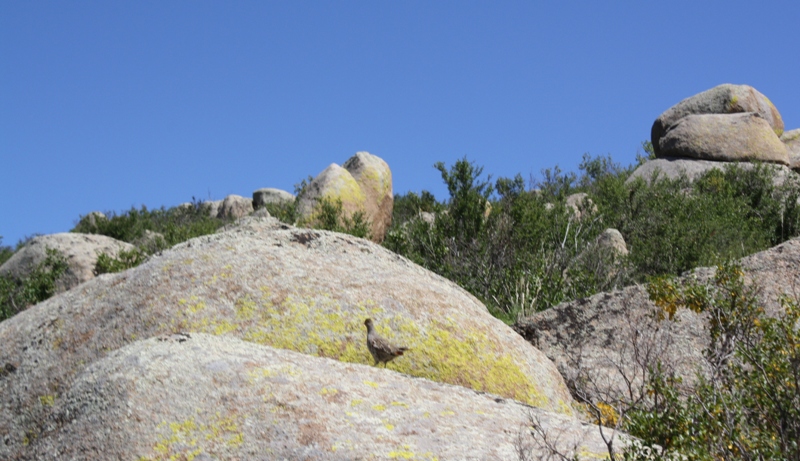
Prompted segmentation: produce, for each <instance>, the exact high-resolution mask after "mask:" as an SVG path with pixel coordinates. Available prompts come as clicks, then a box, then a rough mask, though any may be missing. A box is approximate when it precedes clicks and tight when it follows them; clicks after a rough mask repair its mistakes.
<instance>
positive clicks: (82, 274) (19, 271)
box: [0, 233, 136, 292]
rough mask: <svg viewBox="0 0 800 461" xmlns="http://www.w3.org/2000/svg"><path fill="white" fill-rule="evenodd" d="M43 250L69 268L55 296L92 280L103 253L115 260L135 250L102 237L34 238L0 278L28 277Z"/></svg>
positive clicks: (0, 268)
mask: <svg viewBox="0 0 800 461" xmlns="http://www.w3.org/2000/svg"><path fill="white" fill-rule="evenodd" d="M47 248H52V249H55V250H58V251H60V252H61V253H62V254H63V255H64V256H65V257H66V258H67V264H68V265H69V268H68V269H67V272H66V273H65V274H64V275H63V276H61V279H59V280H58V282H57V292H62V291H65V290H69V289H70V288H73V287H75V286H77V285H79V284H81V283H83V282H86V281H87V280H90V279H92V278H94V266H95V264H97V256H98V255H99V254H100V253H106V254H108V255H109V256H113V257H116V256H118V255H119V252H120V251H121V250H124V251H131V250H134V249H135V248H136V247H134V246H133V245H131V244H130V243H125V242H121V241H119V240H116V239H113V238H111V237H106V236H105V235H95V234H78V233H61V234H51V235H42V236H39V237H34V238H33V239H31V241H30V242H28V244H27V245H25V247H24V248H22V249H20V250H19V251H17V252H16V253H15V254H14V256H12V257H11V259H9V260H8V261H6V262H5V264H3V265H2V266H0V275H9V276H11V277H13V278H16V279H20V278H22V277H24V276H26V275H27V274H29V273H30V272H31V271H32V270H33V269H34V268H35V267H36V266H37V265H38V264H39V263H40V262H42V261H44V259H45V258H46V257H47Z"/></svg>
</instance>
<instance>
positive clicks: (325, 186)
mask: <svg viewBox="0 0 800 461" xmlns="http://www.w3.org/2000/svg"><path fill="white" fill-rule="evenodd" d="M295 200H296V201H297V211H298V215H299V218H298V224H301V225H312V226H313V224H314V223H315V222H316V221H317V218H318V215H319V212H320V205H321V201H322V200H329V201H332V202H341V204H342V212H343V215H344V217H345V218H347V219H351V218H352V217H353V215H355V214H356V213H362V214H363V217H364V218H365V220H366V221H367V222H369V224H370V240H372V241H373V242H376V243H380V242H382V241H383V238H384V236H385V235H386V231H387V230H388V229H389V226H390V225H391V224H392V208H393V205H394V194H393V191H392V171H391V170H390V169H389V165H388V164H387V163H386V162H385V161H384V160H383V159H381V158H380V157H378V156H375V155H372V154H370V153H369V152H357V153H356V154H355V155H353V156H352V157H350V158H349V159H348V160H347V161H346V162H344V164H343V165H342V166H339V165H337V164H336V163H331V164H330V166H328V167H327V168H325V169H324V170H322V172H321V173H319V174H318V175H317V176H316V177H315V178H314V179H313V180H312V181H311V182H310V183H309V184H307V185H306V187H305V188H304V189H303V191H302V192H301V195H300V197H295V196H294V195H293V194H291V193H289V192H286V191H284V190H280V189H274V188H264V189H258V190H256V191H254V192H253V198H252V199H249V198H246V197H242V196H241V195H229V196H227V197H225V199H223V200H214V201H208V202H205V203H206V205H208V207H209V214H210V215H211V216H212V217H216V218H222V219H239V218H241V217H243V216H247V215H249V214H251V213H253V212H254V210H257V209H259V208H263V207H264V206H266V205H268V204H286V203H291V202H294V201H295Z"/></svg>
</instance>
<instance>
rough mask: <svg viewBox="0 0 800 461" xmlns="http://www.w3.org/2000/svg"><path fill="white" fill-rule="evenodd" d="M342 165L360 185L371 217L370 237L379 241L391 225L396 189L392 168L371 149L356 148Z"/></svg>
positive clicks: (368, 216) (367, 213)
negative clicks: (367, 150)
mask: <svg viewBox="0 0 800 461" xmlns="http://www.w3.org/2000/svg"><path fill="white" fill-rule="evenodd" d="M342 167H343V168H344V169H345V170H347V171H349V172H350V174H351V175H352V176H353V178H355V180H356V182H358V184H359V185H360V186H361V190H362V191H363V192H364V195H365V198H366V202H365V208H366V215H367V219H369V221H370V230H371V232H370V238H371V240H372V241H373V242H377V243H380V242H382V241H383V238H384V236H385V235H386V230H387V229H389V226H391V225H392V210H393V207H394V193H393V192H392V171H391V170H390V169H389V165H387V164H386V162H385V161H383V159H381V158H380V157H377V156H375V155H372V154H370V153H369V152H357V153H356V154H355V155H354V156H352V157H350V158H349V159H348V160H347V161H346V162H344V165H342Z"/></svg>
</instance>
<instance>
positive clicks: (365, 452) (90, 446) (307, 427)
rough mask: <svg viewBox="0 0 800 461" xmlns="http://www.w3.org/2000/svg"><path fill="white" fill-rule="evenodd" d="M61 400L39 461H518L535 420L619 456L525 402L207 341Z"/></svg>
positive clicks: (588, 431)
mask: <svg viewBox="0 0 800 461" xmlns="http://www.w3.org/2000/svg"><path fill="white" fill-rule="evenodd" d="M52 403H53V407H52V409H51V412H52V415H53V418H52V419H51V420H50V421H52V422H49V424H48V427H47V428H46V429H49V430H46V431H44V434H43V435H42V436H41V437H37V438H35V439H31V441H30V444H29V445H28V446H27V447H24V448H23V449H22V450H20V451H21V452H22V453H23V454H24V455H25V456H27V457H29V458H35V459H44V458H58V459H74V458H76V457H83V456H85V454H86V453H102V457H103V458H104V459H150V458H158V459H190V458H194V457H196V459H259V458H258V455H259V454H269V456H268V457H269V459H315V460H352V459H441V460H450V459H498V460H499V459H516V450H517V448H516V447H517V446H518V445H519V443H518V435H520V434H522V435H523V436H524V435H525V434H526V432H527V430H526V428H527V427H528V426H529V425H530V423H529V420H528V415H532V416H534V417H535V418H537V419H538V421H539V422H540V423H541V424H542V427H543V429H545V430H546V431H547V432H548V433H550V434H551V436H552V437H553V438H554V439H555V438H556V436H558V437H557V438H558V440H559V443H560V445H559V447H558V448H560V449H561V450H569V449H572V448H573V447H572V445H573V444H575V445H577V447H578V449H577V450H576V451H578V452H579V453H580V459H587V460H588V459H600V458H603V457H605V456H604V455H606V454H607V452H606V447H605V445H604V444H603V442H602V438H601V436H600V433H599V431H598V428H597V427H596V426H593V425H591V424H582V423H581V422H580V421H578V420H576V419H573V418H568V417H565V416H563V415H558V414H554V413H549V412H545V411H543V410H539V409H534V408H528V407H525V406H523V405H520V404H519V403H517V402H514V401H513V400H505V399H503V398H500V397H498V396H496V395H491V394H484V393H477V392H475V391H472V390H469V389H466V388H463V387H458V386H450V385H444V384H439V383H436V382H432V381H428V380H425V379H414V378H411V377H408V376H404V375H401V374H398V373H394V372H391V371H387V370H383V369H378V368H375V367H370V366H365V365H357V364H345V363H341V362H337V361H334V360H328V359H323V358H318V357H312V356H308V355H303V354H298V353H296V352H292V351H287V350H282V349H274V348H271V347H267V346H260V345H257V344H253V343H247V342H244V341H241V340H239V339H235V338H230V337H219V336H211V335H206V334H202V333H191V334H188V335H182V334H174V335H165V336H162V337H156V338H151V339H148V340H146V341H137V342H134V343H132V344H130V345H128V346H125V347H123V348H121V349H119V350H117V351H115V352H112V353H110V354H109V355H108V356H107V357H105V358H103V359H101V360H99V361H97V362H95V363H94V364H92V365H91V366H89V367H87V368H86V369H85V370H83V371H81V372H80V373H79V374H78V376H77V377H76V379H75V380H74V381H73V382H72V383H71V385H70V386H69V387H67V388H66V389H65V392H64V393H63V394H62V395H59V396H58V397H57V398H54V400H53V402H52ZM55 421H63V423H61V424H59V423H55ZM606 430H607V431H608V429H606ZM618 435H619V434H618ZM522 440H523V441H524V437H523V439H522ZM531 454H532V455H535V458H536V459H539V458H540V457H544V456H546V455H547V454H548V453H547V452H545V451H543V450H539V451H534V452H533V453H531Z"/></svg>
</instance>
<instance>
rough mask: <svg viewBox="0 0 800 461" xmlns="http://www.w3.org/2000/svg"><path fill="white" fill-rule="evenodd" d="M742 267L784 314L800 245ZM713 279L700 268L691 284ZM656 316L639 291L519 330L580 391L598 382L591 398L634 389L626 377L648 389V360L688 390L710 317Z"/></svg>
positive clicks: (572, 306) (538, 317) (563, 311)
mask: <svg viewBox="0 0 800 461" xmlns="http://www.w3.org/2000/svg"><path fill="white" fill-rule="evenodd" d="M740 262H741V264H742V267H743V269H744V272H745V281H746V282H747V283H752V282H755V283H756V284H758V285H759V286H760V287H761V288H762V289H763V291H762V292H761V294H760V299H761V301H762V302H763V305H764V306H765V309H766V311H767V312H768V313H773V314H774V313H775V312H777V311H778V309H780V304H779V298H780V296H781V294H784V293H786V294H791V293H792V292H793V290H794V287H796V286H798V285H800V271H798V270H797V268H798V267H800V239H793V240H790V241H787V242H784V243H783V244H781V245H778V246H777V247H774V248H771V249H769V250H766V251H763V252H760V253H756V254H754V255H751V256H748V257H746V258H743V259H742V260H740ZM714 273H715V269H714V268H700V269H696V270H695V271H694V272H693V274H691V275H687V276H685V277H694V278H696V279H697V280H698V281H700V282H703V281H709V280H711V279H712V277H713V276H714ZM656 310H657V307H656V306H655V304H654V303H653V302H652V301H650V299H649V296H648V293H647V290H646V288H645V287H644V286H641V285H637V286H631V287H627V288H625V289H623V290H620V291H614V292H611V293H600V294H597V295H594V296H592V297H590V298H586V299H580V300H576V301H572V302H569V303H564V304H560V305H558V306H556V307H553V308H552V309H549V310H547V311H543V312H540V313H537V314H535V315H533V316H531V317H528V318H526V319H522V320H520V321H519V322H518V324H517V325H515V329H516V330H517V331H518V332H520V334H522V335H523V336H524V337H525V338H526V339H528V340H529V341H531V343H532V344H533V345H535V346H536V347H537V348H539V349H540V350H542V351H543V352H544V353H545V354H547V356H548V357H550V358H551V359H552V360H553V361H554V362H555V363H556V365H557V366H558V368H559V370H560V371H561V372H562V374H563V375H564V377H565V379H566V380H567V381H568V382H571V383H573V386H582V384H579V383H581V382H582V380H585V379H586V378H587V377H590V378H591V379H593V380H594V383H593V384H595V385H596V386H594V387H593V390H594V391H595V392H590V395H589V396H588V397H589V398H592V399H596V400H602V398H603V395H602V394H603V393H604V392H607V393H614V392H619V391H621V390H625V389H627V385H626V383H625V379H623V377H627V378H628V379H630V380H631V382H633V383H634V387H635V385H636V384H637V383H641V376H642V373H643V372H644V371H645V370H643V365H642V364H643V359H645V358H647V357H650V358H652V357H659V358H661V359H662V360H663V361H664V363H665V364H668V365H669V366H671V367H673V368H674V369H675V370H676V371H677V372H678V373H679V374H680V375H681V376H682V377H683V378H684V380H685V382H686V383H691V382H693V380H694V377H695V373H696V371H698V370H701V371H702V369H703V363H704V361H703V356H702V350H703V348H704V347H706V345H707V344H708V341H709V338H708V335H707V333H706V331H705V317H704V315H703V314H697V313H695V312H693V311H690V310H686V309H679V310H678V311H677V314H676V317H675V319H674V320H672V321H670V320H662V321H656V320H655V317H654V315H653V314H654V313H655V312H656ZM634 346H636V347H635V348H634ZM620 365H622V366H620ZM584 389H585V387H584Z"/></svg>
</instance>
